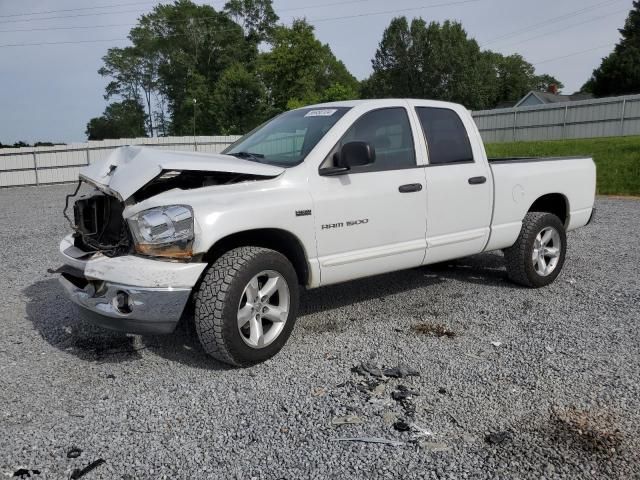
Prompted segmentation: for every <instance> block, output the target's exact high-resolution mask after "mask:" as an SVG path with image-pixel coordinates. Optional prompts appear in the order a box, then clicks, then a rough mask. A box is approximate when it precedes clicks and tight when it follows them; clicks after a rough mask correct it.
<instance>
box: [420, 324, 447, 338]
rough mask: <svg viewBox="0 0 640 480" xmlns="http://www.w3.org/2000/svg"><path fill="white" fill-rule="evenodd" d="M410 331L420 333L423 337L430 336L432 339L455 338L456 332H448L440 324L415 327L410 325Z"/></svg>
mask: <svg viewBox="0 0 640 480" xmlns="http://www.w3.org/2000/svg"><path fill="white" fill-rule="evenodd" d="M411 330H413V331H414V332H417V333H422V334H424V335H431V336H433V337H447V338H453V337H455V336H456V332H454V331H453V330H449V329H448V328H447V327H445V326H444V325H442V324H441V323H429V322H425V323H419V324H417V325H412V326H411Z"/></svg>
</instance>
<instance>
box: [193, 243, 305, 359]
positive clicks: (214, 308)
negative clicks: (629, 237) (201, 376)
mask: <svg viewBox="0 0 640 480" xmlns="http://www.w3.org/2000/svg"><path fill="white" fill-rule="evenodd" d="M297 312H298V278H297V275H296V272H295V270H294V268H293V266H292V265H291V263H290V262H289V261H288V260H287V258H286V257H284V256H283V255H282V254H280V253H278V252H276V251H274V250H269V249H266V248H260V247H240V248H235V249H233V250H230V251H229V252H227V253H225V254H224V255H222V256H221V257H220V258H219V259H218V260H216V262H215V263H214V264H213V265H212V266H211V267H209V269H208V270H207V271H206V273H205V275H204V277H203V280H202V283H201V284H200V287H199V288H198V290H197V291H196V294H195V315H194V320H195V327H196V332H197V335H198V338H199V340H200V343H201V344H202V347H203V348H204V350H205V351H206V352H207V353H208V354H209V355H211V356H212V357H214V358H216V359H217V360H220V361H222V362H225V363H229V364H231V365H235V366H248V365H253V364H255V363H258V362H262V361H265V360H267V359H268V358H271V357H272V356H274V355H275V354H276V353H278V352H279V351H280V349H282V347H283V346H284V344H285V342H286V341H287V339H288V338H289V335H291V331H292V330H293V326H294V323H295V320H296V315H297Z"/></svg>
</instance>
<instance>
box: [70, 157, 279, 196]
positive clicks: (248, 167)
mask: <svg viewBox="0 0 640 480" xmlns="http://www.w3.org/2000/svg"><path fill="white" fill-rule="evenodd" d="M163 170H178V171H202V172H227V173H238V174H248V175H262V176H265V177H276V176H278V175H280V174H281V173H282V172H283V171H284V168H282V167H275V166H272V165H264V164H261V163H257V162H251V161H249V160H242V159H239V158H235V157H232V156H230V155H220V154H216V153H196V152H176V151H167V150H159V149H156V148H150V147H120V148H117V149H116V150H114V151H113V152H112V153H111V154H110V155H108V156H107V157H105V158H104V159H101V160H96V161H94V162H93V163H92V164H91V165H89V166H87V167H84V168H82V169H81V170H80V178H82V179H84V180H88V181H89V182H91V183H94V184H95V185H96V186H98V187H106V188H107V189H108V190H109V191H111V192H113V193H115V194H117V195H118V196H119V197H120V199H121V200H122V201H125V200H127V199H128V198H129V197H131V196H132V195H133V194H134V193H136V192H137V191H138V190H139V189H141V188H142V187H144V186H145V185H146V184H147V183H149V182H150V181H151V180H153V179H154V178H156V177H157V176H158V175H160V173H161V172H162V171H163Z"/></svg>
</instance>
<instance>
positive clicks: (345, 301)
mask: <svg viewBox="0 0 640 480" xmlns="http://www.w3.org/2000/svg"><path fill="white" fill-rule="evenodd" d="M450 280H455V281H459V282H463V283H471V284H481V285H488V286H491V285H493V286H500V287H504V288H521V287H519V286H517V285H515V284H512V283H510V282H509V281H508V280H507V276H506V271H505V268H504V260H503V257H502V254H497V253H488V254H480V255H475V256H472V257H467V258H461V259H458V260H452V261H449V262H442V263H438V264H435V265H428V266H425V267H418V268H413V269H410V270H402V271H399V272H393V273H387V274H384V275H377V276H375V277H368V278H363V279H360V280H353V281H351V282H347V283H341V284H338V285H330V286H327V287H322V288H319V289H316V290H307V291H305V292H303V294H302V297H301V299H300V315H310V314H314V313H321V312H323V311H325V310H331V309H334V308H340V307H344V306H346V305H350V304H353V303H359V302H366V301H369V300H377V299H384V298H385V297H388V296H392V295H396V294H399V293H403V292H406V291H410V290H415V289H419V288H429V287H430V286H432V285H436V284H439V283H445V282H447V281H450Z"/></svg>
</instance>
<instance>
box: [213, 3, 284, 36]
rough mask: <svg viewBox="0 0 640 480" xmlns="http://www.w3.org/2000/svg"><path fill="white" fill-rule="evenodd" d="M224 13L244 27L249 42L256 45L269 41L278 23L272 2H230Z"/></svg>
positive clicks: (226, 5)
mask: <svg viewBox="0 0 640 480" xmlns="http://www.w3.org/2000/svg"><path fill="white" fill-rule="evenodd" d="M224 11H225V12H226V13H227V14H228V15H229V16H230V17H231V18H233V19H234V20H235V22H236V23H238V24H240V25H242V28H243V30H244V32H245V37H246V38H247V40H248V41H249V42H251V43H255V44H258V43H260V42H263V41H265V40H267V39H268V38H269V36H270V35H271V33H272V32H273V30H274V28H275V26H276V23H277V22H278V15H276V12H274V10H273V5H272V4H271V0H229V1H228V2H227V3H226V4H225V6H224Z"/></svg>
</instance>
